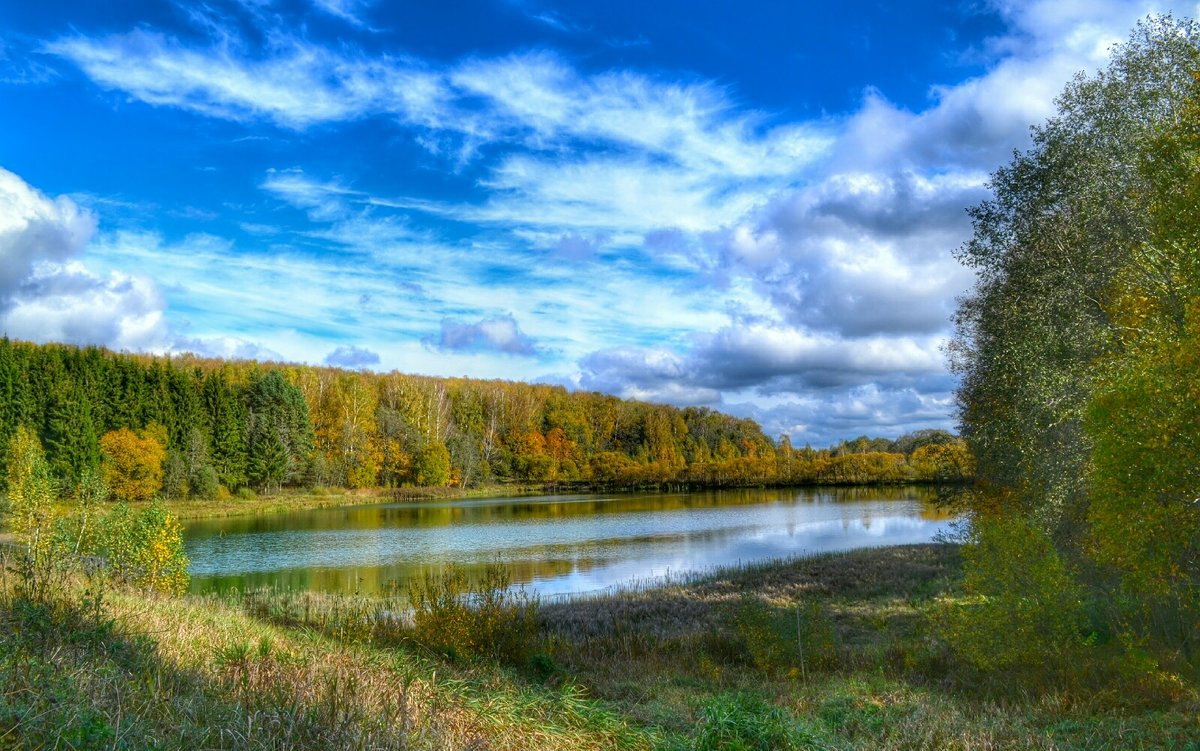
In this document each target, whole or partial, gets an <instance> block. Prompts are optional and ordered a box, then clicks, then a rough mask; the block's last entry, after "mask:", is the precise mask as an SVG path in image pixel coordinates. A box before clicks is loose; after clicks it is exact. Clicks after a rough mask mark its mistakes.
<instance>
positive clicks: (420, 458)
mask: <svg viewBox="0 0 1200 751" xmlns="http://www.w3.org/2000/svg"><path fill="white" fill-rule="evenodd" d="M413 469H414V472H415V474H416V479H417V484H418V485H430V486H442V485H447V484H449V483H450V451H449V450H448V449H447V448H446V445H445V444H443V443H428V444H426V445H425V446H424V448H422V449H421V453H420V454H418V455H417V461H416V463H415V465H414V467H413Z"/></svg>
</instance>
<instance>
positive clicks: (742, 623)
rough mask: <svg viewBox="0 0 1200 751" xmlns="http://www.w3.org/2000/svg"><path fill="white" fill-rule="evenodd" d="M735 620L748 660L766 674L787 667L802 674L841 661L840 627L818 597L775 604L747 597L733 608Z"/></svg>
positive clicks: (825, 668)
mask: <svg viewBox="0 0 1200 751" xmlns="http://www.w3.org/2000/svg"><path fill="white" fill-rule="evenodd" d="M797 610H798V611H799V612H797ZM732 621H733V627H734V629H735V630H736V632H737V636H738V640H739V641H740V643H741V646H742V647H743V649H744V653H745V655H746V657H747V658H748V661H749V662H750V663H751V664H753V665H754V667H755V668H757V669H758V670H760V671H762V672H763V673H766V674H767V675H773V674H775V673H778V672H780V671H784V670H786V671H788V672H789V673H792V674H793V675H801V674H803V673H805V672H807V671H809V670H829V669H833V668H835V667H836V666H837V664H838V648H837V630H836V629H835V627H834V624H833V619H832V618H830V616H829V612H828V610H827V608H826V607H825V605H824V604H822V603H821V602H819V601H816V600H813V601H809V602H806V603H797V604H796V607H795V608H774V607H772V606H770V605H768V604H767V603H764V602H762V601H761V600H757V599H753V598H746V599H745V600H743V601H742V602H741V603H740V604H739V605H738V606H737V608H736V609H735V610H734V612H733V617H732Z"/></svg>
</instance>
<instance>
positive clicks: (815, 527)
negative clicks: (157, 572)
mask: <svg viewBox="0 0 1200 751" xmlns="http://www.w3.org/2000/svg"><path fill="white" fill-rule="evenodd" d="M936 501H937V499H936V497H935V494H934V491H933V490H931V489H929V488H924V487H900V488H821V489H795V488H785V489H778V488H772V489H749V490H713V491H702V492H694V493H615V494H597V495H560V496H540V497H524V498H488V499H480V500H467V501H448V502H428V503H388V504H373V505H367V506H353V507H342V508H332V509H316V510H311V511H297V512H295V513H281V514H273V515H269V516H259V517H232V518H227V519H214V520H203V521H197V522H192V523H190V524H188V525H186V527H185V530H184V544H185V547H186V549H187V554H188V557H189V558H190V559H191V562H192V566H191V572H192V585H191V587H192V591H194V592H209V591H221V590H229V589H233V588H238V589H245V588H254V587H262V586H272V587H277V588H281V589H308V590H321V591H342V592H353V591H359V592H367V593H370V592H379V591H383V590H386V589H389V588H391V587H398V588H399V589H400V591H404V590H405V588H406V586H407V582H408V581H409V580H410V579H411V578H413V577H421V576H422V575H423V574H424V573H425V572H426V571H438V570H441V569H443V568H444V567H446V566H447V565H449V564H452V563H455V564H459V565H461V566H463V567H465V568H466V569H467V570H468V572H478V571H481V570H482V569H483V567H484V566H486V565H487V564H488V563H492V562H497V561H499V562H502V563H504V564H505V565H507V566H508V567H509V570H510V571H511V572H512V577H513V582H514V583H515V584H523V585H526V587H527V588H528V589H530V590H532V591H535V592H538V593H540V594H543V595H549V594H557V593H580V592H589V591H594V590H598V589H603V588H605V587H610V586H614V585H623V584H629V583H631V582H637V581H644V580H649V579H654V578H657V577H661V576H664V575H666V574H668V573H671V572H675V573H679V572H683V571H691V570H702V569H707V568H712V567H714V566H724V565H730V564H736V563H750V562H754V561H761V560H764V559H769V558H777V557H781V556H790V555H796V554H801V553H816V552H824V551H834V550H849V549H852V548H862V547H874V546H879V545H899V544H905V543H914V542H927V541H928V540H930V539H931V538H932V537H933V536H934V535H935V534H937V533H938V532H940V531H943V530H946V529H947V528H948V527H949V524H950V523H951V521H953V519H954V515H953V513H952V512H948V511H947V510H946V509H944V508H943V507H941V506H939V505H938V504H937V502H936Z"/></svg>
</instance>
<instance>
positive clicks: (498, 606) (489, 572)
mask: <svg viewBox="0 0 1200 751" xmlns="http://www.w3.org/2000/svg"><path fill="white" fill-rule="evenodd" d="M510 584H511V580H510V577H509V574H508V569H507V568H505V567H504V566H503V565H502V564H498V563H497V564H491V565H489V566H488V567H487V568H486V570H485V572H484V576H483V579H482V580H481V581H480V582H478V583H476V584H472V583H471V582H470V580H469V579H468V578H467V574H466V572H465V571H464V570H463V569H462V568H461V567H459V566H456V565H452V566H450V567H449V568H447V569H446V570H445V571H442V572H440V573H433V572H426V573H425V576H424V577H423V578H422V579H421V580H419V581H415V582H413V583H412V584H410V585H409V591H408V596H409V601H410V604H411V606H412V609H413V636H414V638H415V639H416V641H417V642H418V643H420V644H422V645H424V646H426V647H428V648H430V649H433V650H435V651H437V652H440V653H442V654H445V655H447V656H450V657H468V658H470V657H483V658H486V659H493V660H498V661H500V662H505V663H508V664H512V665H523V664H524V663H525V662H526V661H527V660H528V658H529V655H530V654H532V652H533V649H534V647H535V646H536V637H537V635H538V631H539V623H538V606H539V603H538V600H537V598H536V597H531V596H529V595H528V594H526V593H525V592H524V591H513V589H512V588H511V586H510Z"/></svg>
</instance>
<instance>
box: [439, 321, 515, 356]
mask: <svg viewBox="0 0 1200 751" xmlns="http://www.w3.org/2000/svg"><path fill="white" fill-rule="evenodd" d="M423 341H424V342H425V343H426V344H428V345H429V346H431V347H437V348H439V349H444V350H455V351H459V352H485V351H493V352H502V353H504V354H508V355H520V356H522V357H532V356H534V355H537V354H538V346H537V344H536V343H535V342H534V341H533V339H531V338H529V336H527V335H526V334H525V333H524V332H523V331H521V327H520V326H519V325H518V324H517V319H515V318H513V317H512V315H511V314H510V315H502V316H494V317H492V318H485V319H483V320H481V321H475V322H474V323H464V322H462V321H455V320H451V319H449V318H445V319H443V320H442V330H441V333H440V334H439V335H438V336H437V337H427V338H426V339H424V340H423Z"/></svg>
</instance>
